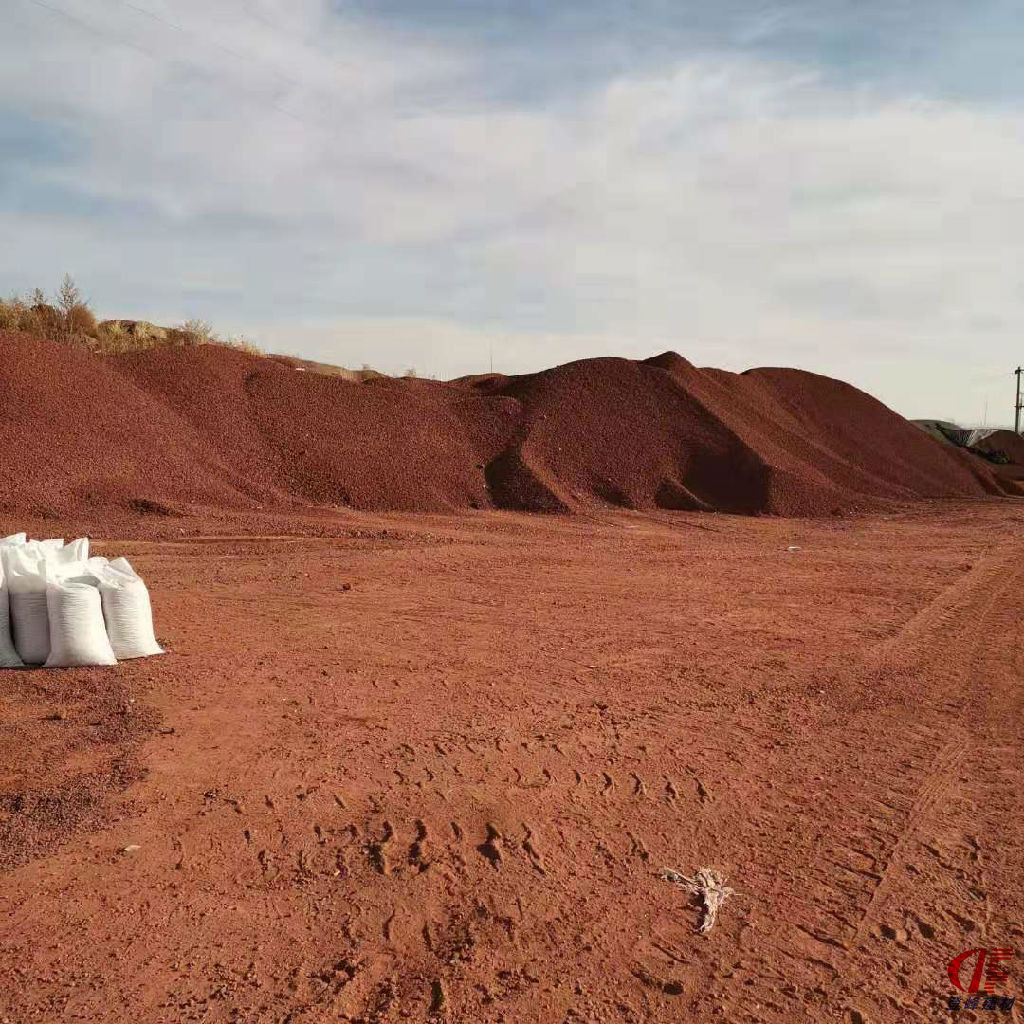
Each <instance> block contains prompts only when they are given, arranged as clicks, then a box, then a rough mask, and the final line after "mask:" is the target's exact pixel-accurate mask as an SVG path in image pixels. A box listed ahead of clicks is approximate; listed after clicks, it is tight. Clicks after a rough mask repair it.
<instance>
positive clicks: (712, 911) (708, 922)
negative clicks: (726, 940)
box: [661, 868, 736, 935]
mask: <svg viewBox="0 0 1024 1024" xmlns="http://www.w3.org/2000/svg"><path fill="white" fill-rule="evenodd" d="M661 877H662V878H664V879H665V881H666V882H671V883H672V884H673V885H678V886H679V887H680V888H683V889H686V891H687V892H689V893H690V894H691V895H692V896H695V897H696V898H697V899H698V900H699V901H700V904H701V908H702V909H701V918H700V926H699V927H698V929H697V931H698V932H699V933H700V934H701V935H704V934H706V933H707V932H709V931H711V929H712V928H714V926H715V919H716V918H717V917H718V911H719V909H721V906H722V904H723V903H725V901H726V900H727V899H729V897H730V896H735V895H736V893H735V891H734V890H733V889H730V888H729V887H728V886H727V885H726V884H725V879H724V878H723V877H722V876H721V875H720V874H719V873H718V872H717V871H714V870H712V869H711V868H699V869H698V870H697V873H696V874H695V875H694V876H693V877H692V878H691V877H689V876H687V875H684V874H681V873H680V872H678V871H673V870H672V868H662V869H661Z"/></svg>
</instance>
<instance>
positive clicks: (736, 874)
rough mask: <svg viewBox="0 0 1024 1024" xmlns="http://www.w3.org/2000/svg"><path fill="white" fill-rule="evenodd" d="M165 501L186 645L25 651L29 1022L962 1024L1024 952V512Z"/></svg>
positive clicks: (17, 914)
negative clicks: (837, 515)
mask: <svg viewBox="0 0 1024 1024" xmlns="http://www.w3.org/2000/svg"><path fill="white" fill-rule="evenodd" d="M756 383H757V387H758V388H761V387H762V384H761V383H760V382H756ZM764 386H775V385H774V383H773V382H772V380H771V374H768V380H767V381H766V382H765V385H764ZM800 414H801V415H807V416H810V415H814V414H815V413H814V412H813V410H802V411H801V412H800ZM142 521H145V522H146V523H148V525H147V526H146V527H145V533H144V534H140V533H139V532H138V527H136V532H135V533H133V536H134V537H135V538H136V539H124V536H123V535H118V534H114V533H111V532H109V531H108V532H106V533H103V534H101V535H100V536H101V537H106V538H107V539H106V540H103V539H100V540H98V541H96V542H95V545H94V546H95V549H96V550H97V551H98V552H100V553H107V554H115V553H116V554H121V553H123V554H127V555H128V556H129V557H130V558H131V560H132V561H133V563H134V564H135V565H136V566H137V567H138V568H139V570H140V571H141V572H142V573H143V574H144V575H145V576H146V578H147V579H148V581H149V583H150V586H151V590H152V594H153V603H154V607H155V611H156V618H157V632H158V635H159V636H160V637H161V638H162V640H163V641H164V642H165V643H166V645H167V647H168V649H169V651H170V653H169V654H167V655H166V656H165V657H162V658H157V659H152V660H147V661H144V662H135V663H125V664H122V665H119V666H117V667H116V668H115V669H111V670H91V669H90V670H80V669H75V670H64V671H49V672H45V671H25V672H9V673H4V674H3V676H2V678H0V723H2V724H0V1019H2V1020H9V1021H12V1022H18V1024H20V1022H22V1021H33V1020H45V1021H50V1020H78V1021H90V1022H98V1021H104V1022H105V1021H110V1022H122V1021H126V1020H131V1021H138V1022H145V1024H148V1022H157V1021H166V1022H178V1021H209V1022H220V1021H224V1022H227V1021H257V1022H263V1021H268V1022H269V1021H275V1022H285V1021H288V1022H291V1024H299V1022H320V1021H332V1020H349V1021H400V1020H413V1021H415V1020H428V1019H434V1020H449V1021H453V1022H454V1021H460V1022H461V1021H467V1022H470V1021H472V1022H476V1021H488V1022H497V1021H505V1022H509V1024H511V1022H520V1021H524V1022H533V1021H536V1022H545V1024H547V1022H561V1021H594V1022H596V1021H626V1022H639V1021H689V1020H709V1021H711V1020H714V1021H729V1022H733V1021H737V1022H739V1021H749V1022H762V1021H763V1022H793V1021H815V1022H819V1021H833V1020H836V1021H838V1020H845V1021H851V1022H854V1021H867V1022H870V1024H877V1022H904V1021H919V1020H920V1021H924V1020H935V1019H949V1014H948V1013H946V1012H945V1011H944V1009H943V1008H944V1007H945V1005H946V1000H947V998H948V997H949V996H950V995H952V994H954V990H953V989H952V987H951V985H950V983H949V981H948V979H947V975H946V964H947V962H948V961H949V960H950V959H951V958H952V957H953V956H954V955H956V954H957V953H959V952H962V951H964V950H967V949H971V948H975V947H978V946H1008V947H1013V948H1015V949H1017V950H1020V948H1021V946H1024V925H1022V920H1024V888H1022V887H1024V882H1022V878H1024V873H1022V868H1024V847H1022V836H1024V829H1022V825H1021V821H1022V817H1021V795H1020V794H1021V783H1022V773H1024V762H1022V760H1021V756H1020V750H1021V746H1020V744H1021V738H1022V737H1021V733H1022V726H1024V710H1022V703H1021V700H1020V687H1021V678H1022V673H1024V653H1022V652H1024V614H1022V612H1024V608H1022V605H1024V541H1022V537H1024V533H1022V526H1024V509H1022V507H1021V505H1020V503H1018V502H1008V501H982V500H979V501H973V502H943V503H924V504H921V505H919V506H917V508H916V509H915V510H913V511H903V512H901V513H899V514H895V515H885V516H879V515H875V516H870V517H858V516H853V517H849V518H843V519H834V518H826V519H818V520H813V521H811V520H782V519H778V518H765V517H759V518H758V517H755V518H749V517H747V518H743V517H734V516H725V515H713V514H702V513H685V512H683V513H681V512H675V513H669V512H644V513H638V512H628V511H612V510H600V511H597V512H594V513H587V514H581V515H577V516H572V517H552V516H524V515H518V514H511V513H502V512H479V513H472V514H466V515H462V516H443V517H442V516H423V515H421V516H416V517H412V516H403V515H397V514H396V515H366V514H356V513H343V514H339V515H336V516H328V515H326V514H324V515H323V516H322V517H321V518H319V519H316V520H313V519H308V518H307V519H302V518H300V517H298V516H293V517H291V518H288V517H286V516H284V515H283V514H282V515H280V516H277V517H269V516H268V517H267V518H266V519H265V520H263V521H262V532H263V533H273V534H274V536H259V535H257V534H256V531H257V530H258V529H259V527H260V523H259V522H257V521H256V520H254V519H253V518H252V517H251V516H249V515H248V514H247V516H246V517H242V518H237V519H236V518H231V517H230V516H224V515H219V517H217V518H214V517H206V518H195V519H187V520H183V519H177V518H174V517H170V516H163V517H161V516H155V517H150V518H149V519H146V520H140V522H142ZM22 525H25V526H28V527H30V528H32V527H35V526H39V525H45V524H34V523H24V524H23V523H22V521H20V520H18V521H15V520H13V519H10V518H9V517H0V532H10V531H12V530H14V529H16V528H20V527H21V526H22ZM61 525H62V526H65V525H66V524H63V523H62V524H61ZM50 526H51V530H50V532H53V531H52V526H53V523H52V522H51V523H50ZM37 532H38V531H37ZM218 534H219V535H218ZM246 534H248V535H246ZM118 538H120V539H118ZM791 546H796V547H797V548H798V550H792V551H791V550H788V549H789V548H790V547H791ZM704 865H706V866H710V867H714V868H717V869H719V870H720V871H722V872H723V873H724V874H725V875H726V876H727V877H728V880H729V882H730V884H731V885H732V887H733V888H734V889H735V890H736V893H737V895H736V896H735V897H734V898H733V899H732V900H731V901H729V902H728V903H726V905H725V907H724V908H723V910H722V911H721V913H720V915H719V919H718V923H717V925H716V926H715V928H714V930H713V931H712V932H711V933H710V934H708V935H706V936H701V935H697V934H696V933H695V925H696V922H697V919H698V910H697V908H696V907H695V906H693V905H692V904H691V903H690V902H689V901H688V899H687V898H686V896H685V894H684V893H683V892H682V891H681V890H679V889H678V888H676V887H673V886H672V885H670V884H668V883H666V882H665V881H663V880H662V879H661V878H660V877H659V872H660V871H661V869H662V868H663V867H670V868H674V869H678V870H680V871H682V872H684V873H690V872H692V871H694V870H695V869H696V868H698V867H700V866H704ZM1008 967H1009V970H1010V973H1011V982H1010V983H1009V985H1008V986H1007V987H1006V988H1005V990H1004V991H1005V994H1010V995H1012V994H1017V993H1019V992H1020V989H1019V982H1020V979H1021V977H1022V976H1024V975H1022V971H1021V965H1020V956H1019V955H1018V957H1017V959H1016V960H1015V961H1011V962H1010V963H1009V964H1008ZM1014 1013H1015V1014H1016V1016H1015V1017H1014V1016H1011V1017H1008V1018H1003V1017H1000V1018H999V1019H1019V1013H1020V1011H1019V1009H1017V1010H1015V1011H1014ZM996 1016H997V1015H995V1014H986V1013H977V1014H973V1015H972V1014H970V1013H967V1014H963V1015H962V1016H961V1017H959V1018H957V1019H965V1020H967V1019H978V1020H984V1019H989V1018H992V1019H995V1017H996Z"/></svg>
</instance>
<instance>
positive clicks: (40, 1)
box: [28, 0, 335, 135]
mask: <svg viewBox="0 0 1024 1024" xmlns="http://www.w3.org/2000/svg"><path fill="white" fill-rule="evenodd" d="M28 2H29V3H31V4H34V5H35V6H36V7H40V8H42V9H43V10H45V11H49V12H50V13H51V14H56V15H59V16H60V17H62V18H64V19H65V20H66V21H68V22H70V23H71V24H73V25H75V26H76V27H77V28H79V29H82V30H83V31H85V32H88V33H89V34H90V35H92V36H94V37H95V38H97V39H100V40H101V41H102V42H105V43H107V44H108V45H110V46H123V47H127V48H128V49H131V50H134V51H136V52H137V53H141V54H142V55H143V56H144V57H148V58H149V59H150V60H152V61H155V62H156V63H157V64H168V65H180V66H181V67H186V68H188V67H191V68H195V67H196V66H197V65H196V64H195V63H194V62H189V61H184V60H179V59H177V58H174V57H168V56H167V55H165V54H159V53H154V52H153V51H152V50H150V49H148V48H147V47H144V46H140V45H139V44H138V43H136V42H134V41H133V40H131V39H128V38H127V37H125V36H123V35H115V34H113V33H111V32H110V31H109V30H107V29H104V28H99V27H97V26H96V25H94V24H90V23H89V22H88V21H86V20H85V19H83V18H80V17H78V15H76V14H72V13H71V12H70V11H67V10H65V9H64V8H63V7H57V6H56V5H55V4H50V3H47V0H28ZM118 2H119V3H124V2H125V0H118ZM127 6H131V7H134V5H133V4H127ZM135 9H136V10H140V11H141V10H142V8H138V7H136V8H135ZM143 13H148V14H150V15H151V16H153V17H154V18H156V19H157V20H158V21H160V20H163V19H161V18H158V17H157V16H156V15H153V14H152V12H151V11H148V12H146V11H144V12H143ZM165 23H166V24H170V23H169V22H165ZM172 27H177V26H172ZM180 31H182V32H186V33H187V30H186V29H180ZM214 45H218V46H219V44H214ZM221 48H222V49H223V47H221ZM229 52H231V51H229ZM241 59H243V60H245V59H247V58H244V57H242V58H241ZM218 84H219V85H220V86H221V88H225V89H227V88H234V89H235V90H236V91H237V92H240V93H247V94H248V97H249V98H250V99H251V100H253V101H255V102H257V103H259V104H261V105H264V106H267V107H269V108H271V109H273V110H276V111H277V112H278V113H280V114H284V116H285V117H289V118H291V119H292V120H293V121H296V122H298V123H299V124H303V125H305V126H306V127H308V128H314V129H316V130H317V131H320V132H323V133H324V134H327V135H334V134H335V133H332V132H330V131H329V130H328V128H327V126H326V125H323V124H320V123H318V122H316V121H310V120H309V119H308V118H305V117H302V116H301V115H300V114H296V113H295V112H294V111H292V110H289V109H288V108H287V107H283V106H281V104H280V103H277V102H276V101H274V100H268V99H267V98H266V97H265V96H257V95H256V94H255V93H254V92H252V91H251V90H246V89H244V88H242V87H240V86H239V85H238V84H237V83H234V82H232V83H225V82H223V81H222V80H221V81H220V82H218ZM300 87H301V86H300Z"/></svg>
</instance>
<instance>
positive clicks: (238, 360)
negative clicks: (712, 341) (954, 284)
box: [0, 333, 1021, 515]
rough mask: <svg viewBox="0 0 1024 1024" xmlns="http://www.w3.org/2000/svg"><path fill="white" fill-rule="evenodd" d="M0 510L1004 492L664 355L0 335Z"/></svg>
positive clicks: (634, 504) (854, 426) (936, 448)
mask: <svg viewBox="0 0 1024 1024" xmlns="http://www.w3.org/2000/svg"><path fill="white" fill-rule="evenodd" d="M0 444H2V449H0V450H2V451H3V452H4V457H3V461H2V463H0V465H2V468H0V511H2V512H7V513H29V514H33V515H66V514H71V513H76V512H81V511H82V510H85V509H92V508H95V509H106V508H111V509H115V508H116V509H129V508H134V509H136V510H139V511H153V510H154V509H161V508H163V507H164V506H165V505H167V506H170V507H171V508H179V509H180V508H181V507H182V506H187V505H189V504H199V505H214V506H222V507H235V508H251V507H253V506H256V505H260V506H263V507H273V508H281V509H284V508H287V507H295V506H296V505H299V504H317V505H348V506H352V507H355V508H362V509H395V510H408V511H417V510H424V511H426V510H448V509H465V508H486V507H499V508H511V509H523V510H529V511H569V510H572V509H573V508H576V507H579V506H581V505H585V504H592V503H595V502H604V503H611V504H614V505H620V506H625V507H630V508H651V507H660V508H671V509H714V510H720V511H725V512H739V513H748V514H752V513H762V512H768V513H777V514H783V515H827V514H829V513H832V512H835V511H846V510H850V509H860V508H870V507H872V506H877V505H878V503H879V502H885V501H907V500H913V499H917V498H941V497H970V496H977V495H984V494H1001V493H1010V494H1018V493H1020V492H1021V485H1020V483H1019V482H1017V481H1014V480H1012V479H1010V478H1009V477H1008V476H1006V475H1000V473H999V467H997V466H992V465H989V464H987V463H986V462H985V461H984V460H982V459H980V458H978V457H976V456H973V455H969V454H967V453H964V452H959V451H956V450H953V449H950V448H949V447H948V446H943V445H941V444H939V443H938V442H936V441H934V440H932V439H931V438H929V437H927V436H926V435H925V434H924V433H922V432H921V431H919V430H918V429H917V428H916V427H914V426H913V425H912V424H910V423H908V422H907V421H906V420H904V419H903V418H902V417H900V416H898V415H896V414H895V413H893V412H892V411H890V410H889V409H887V408H886V407H885V406H883V405H882V404H881V403H879V402H877V401H876V400H875V399H873V398H871V397H870V396H868V395H866V394H864V393H863V392H860V391H858V390H857V389H856V388H853V387H850V386H849V385H847V384H844V383H842V382H840V381H836V380H832V379H830V378H827V377H820V376H817V375H815V374H810V373H804V372H802V371H798V370H785V369H761V370H751V371H748V372H747V373H744V374H732V373H726V372H724V371H721V370H708V369H697V368H695V367H693V366H692V365H691V364H690V363H688V362H687V361H686V360H685V359H683V358H682V357H680V356H678V355H675V354H674V353H666V354H664V355H662V356H658V357H656V358H653V359H649V360H646V361H644V362H634V361H631V360H627V359H591V360H582V361H580V362H576V363H569V364H567V365H565V366H559V367H556V368H554V369H552V370H546V371H544V372H542V373H536V374H528V375H524V376H519V377H504V376H501V375H497V374H493V375H484V376H476V377H467V378H463V379H461V380H458V381H453V382H450V383H437V382H432V381H406V380H396V379H391V378H383V377H382V378H377V379H373V380H368V381H364V382H362V383H359V382H354V381H350V380H346V379H344V378H342V377H337V376H333V377H332V376H324V375H320V374H315V373H303V372H297V371H296V370H294V369H293V368H291V367H290V366H288V365H286V364H285V363H282V362H280V361H276V360H272V359H265V358H259V357H255V356H251V355H247V354H245V353H243V352H238V351H234V350H231V349H226V348H221V347H216V346H200V347H196V348H187V349H170V348H167V349H157V350H153V351H149V352H142V353H136V354H133V355H127V356H117V357H109V358H100V357H96V356H93V355H90V354H88V353H86V352H83V351H79V350H76V349H73V348H69V347H64V346H60V345H57V344H54V343H51V342H46V341H43V340H40V339H36V338H30V337H27V336H25V335H13V334H3V333H0Z"/></svg>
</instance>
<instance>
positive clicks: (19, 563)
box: [4, 545, 50, 665]
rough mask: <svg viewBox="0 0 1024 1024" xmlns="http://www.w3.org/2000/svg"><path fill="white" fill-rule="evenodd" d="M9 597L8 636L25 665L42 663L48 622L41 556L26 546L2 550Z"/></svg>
mask: <svg viewBox="0 0 1024 1024" xmlns="http://www.w3.org/2000/svg"><path fill="white" fill-rule="evenodd" d="M4 562H5V566H4V567H5V569H6V571H7V591H8V594H9V596H10V609H11V636H12V638H13V640H14V649H15V650H16V651H17V652H18V657H19V658H21V660H22V661H23V662H24V663H25V664H26V665H42V663H43V662H44V661H46V657H47V655H48V654H49V653H50V622H49V619H47V617H46V576H45V573H44V565H45V562H44V559H43V557H42V555H41V553H40V552H38V550H36V551H35V552H30V550H29V546H28V545H24V546H22V547H17V548H8V549H7V550H6V551H5V552H4Z"/></svg>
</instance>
